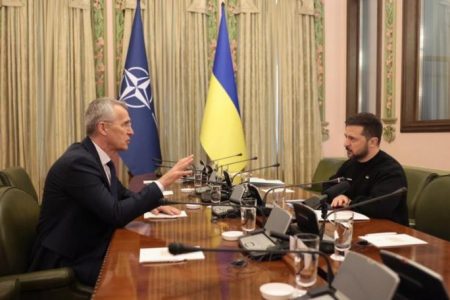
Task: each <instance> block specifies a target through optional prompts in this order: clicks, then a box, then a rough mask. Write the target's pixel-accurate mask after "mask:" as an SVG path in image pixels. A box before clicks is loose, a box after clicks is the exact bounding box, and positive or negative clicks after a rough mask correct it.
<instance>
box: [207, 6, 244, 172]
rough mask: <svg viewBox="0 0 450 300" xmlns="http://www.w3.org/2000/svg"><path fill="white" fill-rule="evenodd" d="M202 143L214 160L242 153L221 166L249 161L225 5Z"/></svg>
mask: <svg viewBox="0 0 450 300" xmlns="http://www.w3.org/2000/svg"><path fill="white" fill-rule="evenodd" d="M200 142H201V144H202V146H203V149H205V151H206V153H207V154H208V156H209V158H210V159H212V160H215V159H218V158H222V157H227V156H231V155H234V154H237V153H242V156H240V157H234V158H230V159H227V160H221V161H220V162H219V164H220V165H224V164H228V163H232V162H234V161H240V160H245V159H247V158H248V157H247V146H246V144H245V137H244V129H243V127H242V122H241V116H240V110H239V102H238V97H237V90H236V82H235V80H234V72H233V61H232V59H231V51H230V42H229V40H228V30H227V21H226V17H225V9H224V5H222V17H221V20H220V26H219V36H218V38H217V48H216V54H215V57H214V67H213V73H212V75H211V80H210V82H209V90H208V98H207V99H206V106H205V111H204V114H203V121H202V127H201V131H200ZM246 164H247V163H246V162H242V163H238V164H232V165H230V166H229V169H228V170H229V171H230V172H239V171H240V170H242V169H243V168H245V166H246Z"/></svg>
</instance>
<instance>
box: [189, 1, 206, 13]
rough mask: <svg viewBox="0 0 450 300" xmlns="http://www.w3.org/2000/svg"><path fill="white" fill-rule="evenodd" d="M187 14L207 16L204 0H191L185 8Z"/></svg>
mask: <svg viewBox="0 0 450 300" xmlns="http://www.w3.org/2000/svg"><path fill="white" fill-rule="evenodd" d="M187 11H188V12H192V13H200V14H208V3H206V0H193V1H192V2H191V4H189V6H188V8H187Z"/></svg>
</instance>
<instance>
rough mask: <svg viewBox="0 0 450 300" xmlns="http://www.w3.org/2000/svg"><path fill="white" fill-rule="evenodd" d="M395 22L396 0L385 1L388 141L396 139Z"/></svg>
mask: <svg viewBox="0 0 450 300" xmlns="http://www.w3.org/2000/svg"><path fill="white" fill-rule="evenodd" d="M395 24H396V10H395V1H394V0H385V2H384V31H383V32H384V56H383V59H384V61H383V66H384V71H383V82H384V87H383V98H382V105H383V107H382V111H383V116H382V121H383V122H384V124H385V126H384V128H383V138H384V140H385V141H387V142H388V143H391V142H392V141H394V140H395V125H396V123H397V118H396V115H395V49H396V44H395V39H396V33H395Z"/></svg>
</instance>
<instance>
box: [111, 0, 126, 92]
mask: <svg viewBox="0 0 450 300" xmlns="http://www.w3.org/2000/svg"><path fill="white" fill-rule="evenodd" d="M125 1H126V0H116V11H115V18H114V45H115V50H114V53H115V57H114V60H115V65H116V68H115V70H116V71H115V72H116V73H115V90H116V91H118V90H119V86H120V82H121V80H122V72H123V70H122V51H123V45H122V44H123V32H124V22H125V20H124V10H125V3H124V2H125Z"/></svg>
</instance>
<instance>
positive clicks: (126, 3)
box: [118, 0, 147, 10]
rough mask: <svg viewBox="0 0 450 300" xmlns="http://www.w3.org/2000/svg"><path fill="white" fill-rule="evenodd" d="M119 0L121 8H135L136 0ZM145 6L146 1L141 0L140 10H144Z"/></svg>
mask: <svg viewBox="0 0 450 300" xmlns="http://www.w3.org/2000/svg"><path fill="white" fill-rule="evenodd" d="M118 2H121V6H120V7H121V9H122V10H125V9H132V10H135V9H136V5H137V0H122V1H118ZM146 8H147V1H145V0H141V10H145V9H146Z"/></svg>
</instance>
